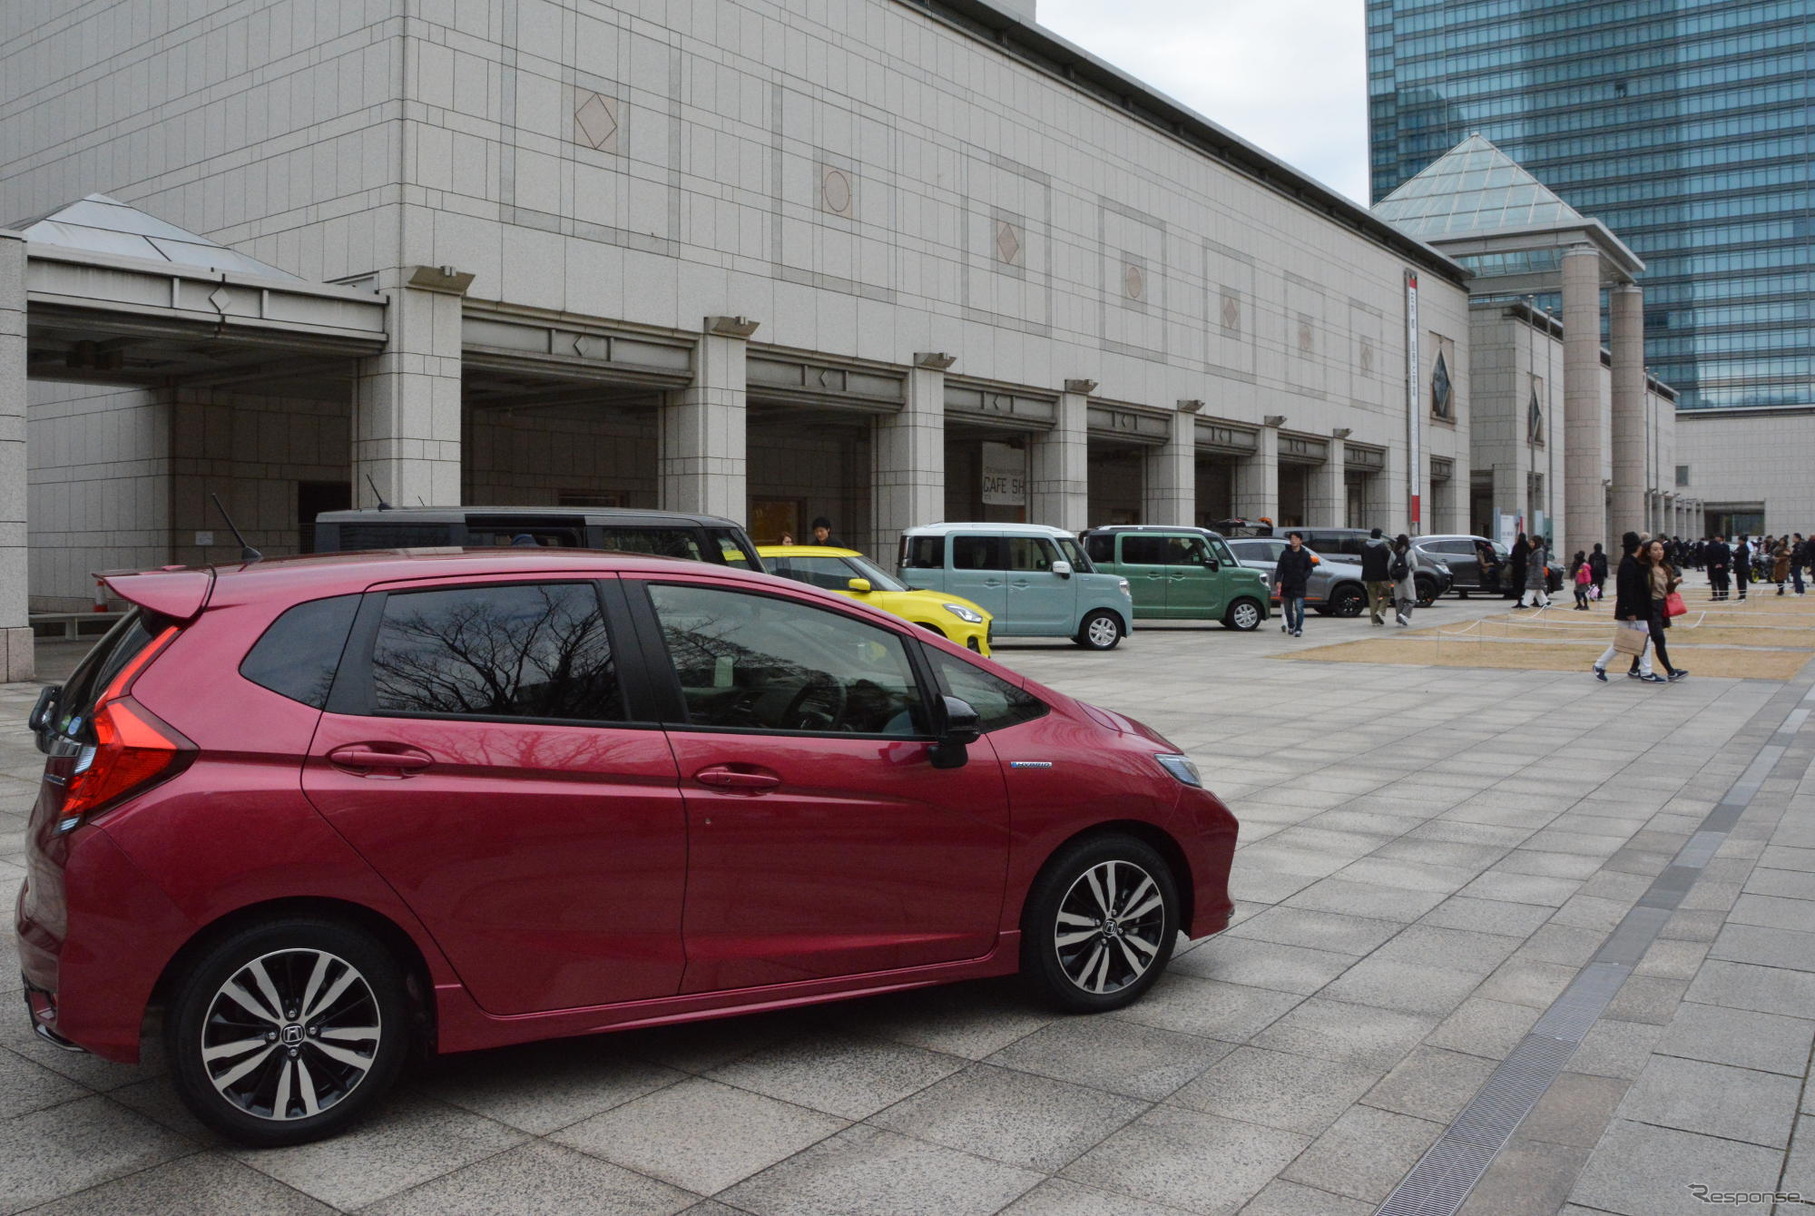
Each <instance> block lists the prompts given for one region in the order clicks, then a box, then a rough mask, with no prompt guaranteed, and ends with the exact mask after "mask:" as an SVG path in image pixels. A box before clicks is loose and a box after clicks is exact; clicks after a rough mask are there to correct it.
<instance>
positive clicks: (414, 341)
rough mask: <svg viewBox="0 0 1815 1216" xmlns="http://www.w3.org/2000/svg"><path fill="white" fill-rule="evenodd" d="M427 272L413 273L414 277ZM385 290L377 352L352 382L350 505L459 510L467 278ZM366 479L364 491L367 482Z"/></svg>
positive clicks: (436, 278)
mask: <svg viewBox="0 0 1815 1216" xmlns="http://www.w3.org/2000/svg"><path fill="white" fill-rule="evenodd" d="M429 269H430V268H428V267H417V268H416V275H415V276H414V277H422V274H421V272H422V271H425V270H429ZM430 278H431V280H432V281H446V282H450V283H455V284H458V286H459V290H455V289H454V288H452V287H447V288H443V287H435V288H422V287H418V286H412V285H410V283H408V282H399V283H397V284H396V285H395V286H394V287H393V288H392V289H391V290H390V291H389V293H388V294H389V296H390V307H389V309H388V316H387V317H386V319H385V323H386V325H387V326H388V328H389V329H390V334H389V340H388V342H387V344H386V345H385V348H384V350H383V352H382V353H380V354H376V355H373V356H371V357H370V358H366V359H361V360H360V361H359V366H358V368H357V370H356V371H355V373H354V380H353V502H354V504H355V505H358V506H376V505H377V504H376V503H374V502H372V501H371V493H372V488H371V487H372V485H376V486H377V487H378V493H379V494H380V495H382V496H383V497H384V500H385V501H386V502H388V503H390V504H391V505H392V506H394V507H415V506H431V507H451V506H458V505H459V504H460V305H461V299H462V294H463V292H464V283H461V282H460V280H462V279H464V280H465V281H467V282H470V281H471V278H472V276H471V275H456V276H452V277H451V278H449V279H446V280H443V279H442V276H440V275H439V274H436V275H432V276H430ZM368 477H370V478H371V483H370V484H368V482H367V480H366V479H367V478H368Z"/></svg>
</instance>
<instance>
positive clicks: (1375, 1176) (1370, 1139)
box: [1282, 1106, 1443, 1203]
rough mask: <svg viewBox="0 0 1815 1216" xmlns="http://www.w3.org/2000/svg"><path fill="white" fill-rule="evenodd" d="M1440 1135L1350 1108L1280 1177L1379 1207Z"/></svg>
mask: <svg viewBox="0 0 1815 1216" xmlns="http://www.w3.org/2000/svg"><path fill="white" fill-rule="evenodd" d="M1442 1132H1443V1125H1442V1124H1440V1123H1432V1122H1429V1121H1427V1120H1424V1119H1413V1118H1411V1117H1409V1116H1407V1115H1398V1114H1394V1113H1393V1112H1392V1111H1386V1110H1376V1109H1374V1108H1373V1107H1370V1106H1355V1107H1351V1108H1350V1109H1349V1110H1348V1111H1347V1112H1345V1113H1344V1114H1343V1116H1342V1118H1340V1119H1338V1120H1336V1122H1335V1123H1334V1124H1333V1125H1332V1126H1331V1127H1330V1129H1329V1130H1328V1131H1326V1132H1324V1133H1323V1135H1321V1136H1319V1137H1318V1138H1317V1141H1316V1143H1314V1144H1313V1145H1311V1147H1310V1148H1308V1149H1306V1150H1305V1151H1304V1152H1303V1153H1302V1154H1301V1155H1300V1156H1299V1157H1298V1159H1297V1160H1295V1161H1294V1162H1292V1164H1291V1165H1290V1166H1289V1167H1287V1169H1286V1170H1285V1172H1284V1174H1283V1175H1282V1176H1283V1177H1285V1178H1286V1179H1287V1180H1288V1181H1291V1182H1302V1183H1304V1184H1305V1185H1307V1186H1314V1187H1318V1188H1320V1189H1322V1190H1326V1191H1333V1192H1335V1193H1336V1194H1338V1195H1348V1196H1350V1197H1352V1198H1355V1199H1365V1200H1367V1201H1369V1202H1372V1203H1378V1202H1379V1201H1380V1200H1382V1199H1385V1198H1386V1196H1387V1193H1388V1192H1390V1191H1391V1190H1392V1189H1393V1187H1395V1186H1397V1185H1398V1183H1399V1180H1400V1179H1401V1178H1403V1177H1405V1175H1406V1173H1407V1171H1409V1170H1410V1169H1411V1168H1412V1166H1414V1165H1416V1164H1417V1163H1418V1158H1419V1157H1422V1156H1423V1155H1424V1150H1425V1149H1427V1148H1429V1147H1430V1146H1431V1144H1432V1142H1433V1141H1435V1140H1436V1139H1437V1137H1438V1136H1439V1135H1441V1134H1442Z"/></svg>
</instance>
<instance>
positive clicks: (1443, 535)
mask: <svg viewBox="0 0 1815 1216" xmlns="http://www.w3.org/2000/svg"><path fill="white" fill-rule="evenodd" d="M1427 540H1485V541H1487V543H1488V544H1490V545H1491V544H1493V543H1494V542H1493V541H1492V540H1489V539H1488V538H1487V537H1485V536H1475V535H1472V534H1471V533H1468V532H1433V533H1431V534H1430V535H1429V536H1414V537H1412V543H1413V544H1414V545H1416V544H1421V543H1423V542H1424V541H1427Z"/></svg>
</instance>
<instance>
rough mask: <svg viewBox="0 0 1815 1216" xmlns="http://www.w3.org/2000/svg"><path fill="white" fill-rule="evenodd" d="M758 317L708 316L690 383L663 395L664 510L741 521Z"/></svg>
mask: <svg viewBox="0 0 1815 1216" xmlns="http://www.w3.org/2000/svg"><path fill="white" fill-rule="evenodd" d="M757 324H758V323H757V322H755V321H749V320H746V319H745V318H743V317H707V318H706V326H705V332H703V333H702V334H701V335H700V341H699V345H698V346H697V347H695V348H694V357H693V383H692V385H690V386H689V387H687V388H684V389H682V390H680V391H679V392H675V393H669V394H668V395H667V397H666V398H665V399H664V400H663V402H662V418H661V433H660V438H659V443H658V451H659V455H658V457H657V461H656V465H657V472H658V476H659V479H660V501H661V504H662V509H663V510H664V511H692V512H696V513H698V514H702V515H722V516H724V517H725V518H726V519H731V520H736V521H737V522H738V523H743V522H744V520H745V517H746V515H748V513H749V510H750V504H749V501H748V498H747V496H746V494H745V489H744V484H745V479H746V474H747V472H748V467H749V460H748V457H747V453H746V450H745V447H744V421H745V391H744V351H745V349H746V347H747V345H748V339H749V337H750V335H751V334H753V333H755V332H756V327H757ZM943 406H944V403H943V402H941V408H943ZM941 423H942V425H943V415H942V416H941ZM795 539H796V540H798V539H800V538H799V537H796V538H795Z"/></svg>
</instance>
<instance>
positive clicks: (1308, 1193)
mask: <svg viewBox="0 0 1815 1216" xmlns="http://www.w3.org/2000/svg"><path fill="white" fill-rule="evenodd" d="M1373 1213H1374V1205H1373V1204H1371V1203H1368V1202H1366V1201H1364V1200H1360V1199H1351V1198H1349V1197H1348V1196H1347V1195H1332V1194H1331V1193H1330V1192H1328V1191H1320V1190H1318V1189H1317V1188H1316V1187H1314V1186H1305V1185H1303V1184H1301V1183H1297V1182H1287V1181H1286V1180H1285V1179H1284V1178H1275V1179H1274V1180H1273V1181H1272V1182H1269V1183H1268V1184H1267V1185H1266V1186H1265V1187H1264V1188H1263V1189H1262V1190H1261V1193H1260V1194H1258V1195H1256V1196H1255V1197H1254V1201H1253V1202H1252V1203H1250V1204H1249V1205H1248V1206H1247V1207H1245V1208H1243V1209H1242V1210H1241V1216H1373Z"/></svg>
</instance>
